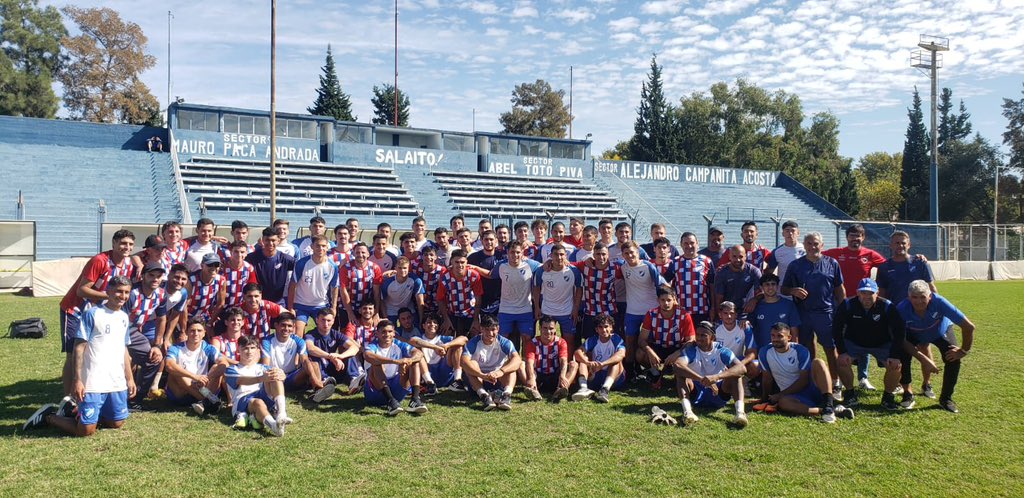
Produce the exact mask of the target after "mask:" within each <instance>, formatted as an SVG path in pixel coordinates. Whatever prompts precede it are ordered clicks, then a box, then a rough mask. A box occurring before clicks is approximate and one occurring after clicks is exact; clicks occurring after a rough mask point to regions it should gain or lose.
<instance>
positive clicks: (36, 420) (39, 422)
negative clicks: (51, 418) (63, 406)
mask: <svg viewBox="0 0 1024 498" xmlns="http://www.w3.org/2000/svg"><path fill="white" fill-rule="evenodd" d="M55 413H57V405H55V404H53V403H47V404H45V405H43V406H42V407H41V408H39V409H38V410H36V412H35V413H33V414H32V416H31V417H29V418H28V420H26V421H25V425H23V426H21V430H22V431H27V430H29V429H38V428H40V427H45V426H46V416H47V415H53V414H55Z"/></svg>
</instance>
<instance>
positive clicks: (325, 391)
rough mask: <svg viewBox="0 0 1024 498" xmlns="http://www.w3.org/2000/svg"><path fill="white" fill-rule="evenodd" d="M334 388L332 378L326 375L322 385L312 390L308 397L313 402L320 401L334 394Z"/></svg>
mask: <svg viewBox="0 0 1024 498" xmlns="http://www.w3.org/2000/svg"><path fill="white" fill-rule="evenodd" d="M334 388H335V385H334V379H333V378H330V377H328V378H327V379H325V380H324V387H321V388H320V389H317V390H316V392H314V393H313V395H312V396H310V397H309V399H310V400H312V401H313V402H314V403H321V402H323V401H326V400H327V398H330V397H331V396H334Z"/></svg>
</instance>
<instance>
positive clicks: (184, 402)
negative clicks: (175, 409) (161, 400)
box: [164, 386, 199, 406]
mask: <svg viewBox="0 0 1024 498" xmlns="http://www.w3.org/2000/svg"><path fill="white" fill-rule="evenodd" d="M164 391H165V392H166V393H167V401H169V402H170V403H171V404H172V405H175V406H189V405H191V404H192V403H197V402H199V400H198V399H196V398H195V397H194V396H192V395H191V394H189V393H185V395H184V396H182V397H180V398H179V397H178V396H177V395H175V394H174V389H171V387H170V386H167V389H164Z"/></svg>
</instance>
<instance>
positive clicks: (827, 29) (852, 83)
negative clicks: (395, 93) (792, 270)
mask: <svg viewBox="0 0 1024 498" xmlns="http://www.w3.org/2000/svg"><path fill="white" fill-rule="evenodd" d="M51 3H54V4H55V5H63V3H57V2H51ZM76 5H79V6H82V7H88V6H100V5H102V6H108V7H111V8H113V9H115V10H117V11H119V12H120V13H121V15H122V16H123V17H124V18H126V19H127V20H131V21H133V22H136V23H138V24H140V25H141V26H142V28H143V29H144V31H145V33H146V35H147V36H148V37H149V45H148V47H147V51H148V52H149V53H150V54H152V55H154V56H156V57H157V59H158V63H157V66H156V67H154V68H153V69H151V70H149V71H148V72H146V73H145V74H144V80H145V82H146V83H147V84H148V85H149V86H150V88H151V89H152V90H153V93H154V94H155V95H156V96H157V97H158V98H159V99H160V101H161V103H166V100H167V61H168V58H167V39H168V22H167V21H168V19H167V10H171V11H172V12H173V15H174V19H173V26H172V29H173V33H172V46H171V49H172V53H171V55H172V58H171V72H172V80H173V91H172V93H173V95H174V96H181V97H182V98H184V99H185V100H186V101H188V102H195V103H203V104H211V105H224V106H236V107H245V108H256V109H268V108H269V99H270V97H269V95H270V91H269V77H270V62H269V60H270V49H269V42H270V8H269V2H267V1H262V2H257V1H241V0H233V1H227V0H217V1H213V2H203V3H197V2H191V1H188V2H184V1H176V0H172V1H168V2H164V3H161V7H159V8H156V7H154V6H153V4H152V3H150V2H137V1H123V0H105V1H103V2H98V1H93V0H80V1H79V2H77V3H76ZM920 34H934V35H941V36H946V37H949V38H950V47H951V50H950V51H949V52H947V53H945V54H944V58H945V60H944V64H945V67H944V68H943V69H941V70H940V74H939V78H940V87H941V86H949V87H950V88H951V89H952V90H953V93H954V97H955V98H957V99H959V98H962V99H964V100H965V102H966V105H967V108H968V110H969V112H971V114H972V115H973V122H974V125H975V129H976V130H977V131H980V132H981V133H982V134H983V135H984V136H986V137H987V138H989V139H990V140H993V141H996V142H999V141H1000V140H1001V138H1000V134H1001V133H1002V131H1003V130H1004V129H1005V126H1006V121H1005V120H1004V119H1003V117H1002V116H1001V115H1000V108H999V105H1000V103H1001V102H1002V98H1003V97H1012V98H1020V97H1021V89H1022V82H1024V0H1006V1H987V0H960V1H937V2H924V1H921V0H893V1H887V2H879V1H870V0H845V1H840V2H825V1H818V0H808V1H784V0H775V1H767V2H757V1H753V0H718V1H710V2H704V1H700V0H653V1H627V0H554V1H543V2H542V1H531V0H511V1H490V0H487V1H459V0H399V58H398V65H399V69H398V70H399V87H400V88H402V89H403V91H404V92H407V93H408V95H409V96H410V98H411V100H412V116H411V124H412V125H413V126H416V127H425V128H439V129H447V130H458V131H469V130H472V129H473V126H474V109H475V126H476V129H477V130H487V131H496V130H499V129H500V125H499V124H498V115H499V114H500V113H502V112H504V111H506V110H508V109H509V107H510V106H511V104H510V103H509V97H510V95H511V91H512V88H513V87H514V86H515V85H516V84H518V83H522V82H525V81H533V80H536V79H538V78H540V79H544V80H547V81H548V82H550V83H551V84H552V85H553V86H555V87H556V88H562V89H564V90H566V93H567V94H568V90H569V67H570V66H572V67H573V107H574V114H575V115H576V121H575V124H574V128H573V136H574V137H575V138H581V137H583V136H584V135H585V134H587V133H592V134H593V138H592V140H593V141H594V150H595V152H596V153H599V152H600V151H602V150H604V149H606V148H608V147H611V146H613V145H614V144H615V143H616V142H617V141H619V140H623V139H626V138H628V137H629V136H630V135H631V134H632V128H633V120H634V118H635V116H636V111H635V109H636V106H637V105H638V102H639V95H640V86H641V83H642V82H643V81H644V80H645V78H646V73H647V72H648V69H649V63H650V57H651V54H652V53H657V54H658V61H659V63H660V64H662V65H663V67H664V77H665V84H666V93H667V95H668V97H669V98H670V99H671V100H673V101H678V99H679V98H680V97H682V96H684V95H689V94H691V93H692V92H695V91H706V90H707V89H708V87H709V86H710V85H711V84H713V83H715V82H718V81H727V82H734V81H735V80H736V79H737V78H745V79H747V80H748V81H750V82H753V83H755V84H757V85H759V86H762V87H765V88H768V89H770V90H775V89H782V90H785V91H787V92H790V93H795V94H797V95H799V96H800V98H801V99H802V101H803V103H804V110H805V113H806V114H807V116H808V117H809V116H810V115H812V114H813V113H814V112H818V111H822V110H831V111H832V112H834V113H836V114H837V115H838V116H839V118H840V120H841V122H842V128H841V133H840V143H841V145H840V148H841V152H842V153H843V154H844V155H847V156H850V157H854V158H859V157H860V156H862V155H864V154H865V153H867V152H872V151H877V150H883V151H889V152H896V151H900V150H902V147H903V133H904V131H905V129H906V107H907V106H909V105H910V99H911V97H910V96H911V92H912V90H913V87H914V85H917V86H918V88H920V89H921V90H922V92H923V95H922V97H923V98H924V99H925V103H926V105H927V98H928V88H929V86H928V85H929V83H928V78H927V77H926V76H925V75H923V74H921V73H920V72H919V71H918V70H916V69H912V68H911V67H909V57H910V52H911V50H912V49H914V48H916V45H917V42H918V37H919V35H920ZM277 42H278V68H277V71H278V86H277V88H278V96H277V101H278V109H279V110H280V111H289V112H304V110H305V108H306V107H307V106H308V105H310V103H311V102H312V100H313V98H314V96H315V88H316V86H317V84H318V81H317V76H318V75H319V74H320V67H321V66H322V65H323V61H324V55H325V50H326V47H327V45H328V44H331V46H332V47H333V50H334V55H335V59H336V62H337V65H338V71H339V76H340V78H341V82H342V87H343V89H344V91H346V92H347V93H349V94H350V95H351V96H352V101H353V106H354V108H355V113H356V114H357V115H358V117H359V120H361V121H369V120H370V117H371V110H370V109H371V107H370V96H371V95H372V92H371V89H372V87H373V85H374V84H380V83H382V82H389V81H391V80H392V79H393V77H394V74H393V68H394V66H393V64H394V2H393V1H387V0H385V1H381V0H362V1H334V0H328V1H324V0H319V1H317V0H279V1H278V27H277ZM926 112H927V108H926ZM926 119H927V118H926Z"/></svg>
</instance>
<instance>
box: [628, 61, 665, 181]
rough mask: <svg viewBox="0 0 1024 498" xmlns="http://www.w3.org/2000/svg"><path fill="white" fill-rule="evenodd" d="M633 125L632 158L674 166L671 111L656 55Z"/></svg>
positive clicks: (630, 149) (641, 90) (642, 90)
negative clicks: (672, 162)
mask: <svg viewBox="0 0 1024 498" xmlns="http://www.w3.org/2000/svg"><path fill="white" fill-rule="evenodd" d="M636 114H637V116H636V121H634V122H633V138H632V140H631V143H630V147H629V154H630V158H631V159H634V160H637V161H660V162H671V161H672V160H673V159H674V158H673V156H674V152H673V147H672V128H673V126H672V121H671V120H672V114H673V113H672V108H671V106H669V104H668V102H667V101H666V100H665V91H664V86H663V83H662V80H661V66H659V65H658V57H657V55H652V56H651V72H650V73H648V75H647V81H645V82H644V83H643V86H642V87H641V88H640V107H639V108H637V110H636Z"/></svg>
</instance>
